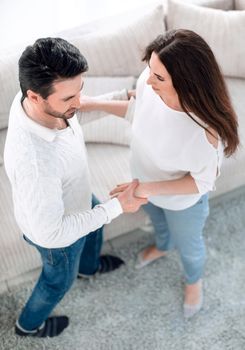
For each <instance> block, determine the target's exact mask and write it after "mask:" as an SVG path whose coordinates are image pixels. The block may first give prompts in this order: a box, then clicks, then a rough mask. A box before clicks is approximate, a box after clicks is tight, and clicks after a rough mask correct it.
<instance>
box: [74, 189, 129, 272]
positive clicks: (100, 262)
mask: <svg viewBox="0 0 245 350" xmlns="http://www.w3.org/2000/svg"><path fill="white" fill-rule="evenodd" d="M98 204H100V202H99V200H98V199H97V198H96V197H95V196H94V195H93V197H92V208H94V207H95V206H96V205H98ZM102 244H103V226H102V227H100V228H99V229H97V230H96V231H93V232H91V233H90V234H88V235H87V236H86V241H85V245H84V249H83V251H82V254H81V257H80V262H79V274H78V277H86V276H92V275H94V274H95V273H96V272H100V273H105V272H110V271H113V270H115V269H117V268H118V267H119V266H121V265H122V264H124V261H123V260H122V259H120V258H118V257H116V256H112V255H100V253H101V248H102Z"/></svg>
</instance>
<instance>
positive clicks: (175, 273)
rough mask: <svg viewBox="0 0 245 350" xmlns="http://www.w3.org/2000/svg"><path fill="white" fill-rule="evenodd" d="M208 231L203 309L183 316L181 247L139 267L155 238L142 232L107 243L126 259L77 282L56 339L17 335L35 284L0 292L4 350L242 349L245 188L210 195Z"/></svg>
mask: <svg viewBox="0 0 245 350" xmlns="http://www.w3.org/2000/svg"><path fill="white" fill-rule="evenodd" d="M210 206H211V211H210V217H209V219H208V222H207V225H206V228H205V232H204V236H205V240H206V244H207V264H206V271H205V278H204V306H203V309H202V310H201V311H200V313H199V314H197V315H196V316H195V317H194V318H193V319H191V320H189V321H185V320H184V318H183V315H182V303H183V277H182V271H181V266H180V262H179V258H178V256H177V254H176V252H171V253H170V254H169V256H168V257H165V258H161V259H160V260H158V261H156V262H155V263H153V264H152V265H149V266H147V267H145V268H144V269H142V270H135V268H134V265H135V260H136V254H137V252H138V251H139V250H140V249H142V248H144V247H145V246H147V245H148V244H149V243H152V242H153V236H152V234H151V233H147V232H143V231H137V232H132V233H130V234H128V235H127V236H123V237H119V238H117V239H115V240H112V241H111V242H109V243H107V245H106V251H107V252H112V253H116V254H118V255H120V256H121V257H122V258H124V259H125V261H127V264H126V265H125V266H123V267H122V268H120V269H119V270H118V271H115V272H113V273H110V274H108V275H103V276H102V275H101V276H97V277H96V278H95V279H92V280H90V281H84V280H77V281H76V282H75V284H74V286H73V287H72V289H71V290H70V292H69V293H68V294H67V295H66V296H65V298H64V299H63V300H62V302H61V303H60V304H59V305H58V306H57V308H56V309H55V310H54V314H56V315H59V314H65V315H68V316H69V317H70V326H69V327H68V328H67V329H66V330H65V331H64V333H62V335H60V336H59V337H57V338H52V339H51V338H50V339H44V340H43V339H32V338H26V339H23V338H18V337H16V336H15V335H14V331H13V326H14V323H15V320H16V318H17V317H18V314H19V312H20V310H21V308H22V306H23V305H24V303H25V300H26V299H27V297H28V295H29V294H30V292H31V289H32V287H33V283H26V284H25V285H22V286H19V287H18V288H16V289H15V290H14V291H12V292H11V293H6V294H3V295H1V304H0V349H1V350H2V349H4V350H10V349H11V350H12V349H15V350H20V349H21V350H34V349H37V350H42V349H45V350H46V349H47V350H67V349H71V350H82V349H83V350H165V349H166V350H172V349H174V350H226V349H227V350H244V349H245V190H244V188H243V189H241V190H239V191H236V192H233V193H232V194H229V195H224V196H222V197H219V198H216V199H213V200H211V203H210Z"/></svg>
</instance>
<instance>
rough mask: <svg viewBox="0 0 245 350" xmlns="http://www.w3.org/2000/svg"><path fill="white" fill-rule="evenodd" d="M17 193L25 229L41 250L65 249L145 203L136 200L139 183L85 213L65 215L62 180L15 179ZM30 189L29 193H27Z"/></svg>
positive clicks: (144, 200) (44, 178)
mask: <svg viewBox="0 0 245 350" xmlns="http://www.w3.org/2000/svg"><path fill="white" fill-rule="evenodd" d="M16 181H17V182H18V184H17V187H18V193H16V195H17V196H20V198H21V202H22V211H23V213H24V216H25V223H26V224H25V227H22V228H21V229H22V230H23V231H24V232H26V233H28V232H29V233H30V234H31V236H32V237H34V240H35V242H34V243H37V244H39V245H40V246H42V247H46V248H56V247H65V246H68V245H70V244H71V243H72V242H75V241H76V240H78V239H79V238H81V237H83V236H86V235H87V234H89V233H90V232H92V231H94V230H96V229H98V228H99V227H101V226H102V225H104V224H107V223H109V222H111V220H113V219H114V218H116V217H117V216H119V215H120V214H121V213H122V212H125V213H127V212H135V211H137V210H138V209H139V207H140V206H141V205H142V204H146V203H147V200H146V199H143V200H142V199H139V198H136V197H135V196H134V194H133V193H134V190H135V188H136V187H137V186H138V182H137V181H134V182H133V183H132V184H131V186H129V187H127V189H125V190H124V191H121V193H120V194H119V195H118V198H114V199H111V200H109V201H108V202H106V203H103V204H100V205H97V206H95V207H94V208H93V209H89V210H86V211H83V212H80V213H79V212H76V213H66V212H65V207H64V202H63V190H62V183H61V181H60V179H58V178H56V177H35V176H31V174H30V175H29V176H21V177H18V176H17V178H16ZM27 189H28V190H27Z"/></svg>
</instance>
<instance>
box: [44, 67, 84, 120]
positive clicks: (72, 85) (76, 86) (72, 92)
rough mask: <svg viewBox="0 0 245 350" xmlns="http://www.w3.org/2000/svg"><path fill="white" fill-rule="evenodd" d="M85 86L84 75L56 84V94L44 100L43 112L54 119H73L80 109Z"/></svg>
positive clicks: (59, 81) (54, 87)
mask: <svg viewBox="0 0 245 350" xmlns="http://www.w3.org/2000/svg"><path fill="white" fill-rule="evenodd" d="M83 84H84V81H83V79H82V74H79V75H77V76H75V77H73V78H70V79H64V80H58V81H56V82H54V84H53V89H54V92H53V93H52V94H51V95H49V96H48V97H47V98H46V99H42V102H41V108H42V112H44V113H45V114H47V115H49V116H52V117H54V118H62V119H69V118H72V117H73V116H74V114H75V113H76V111H77V109H78V108H79V107H80V94H81V90H82V88H83Z"/></svg>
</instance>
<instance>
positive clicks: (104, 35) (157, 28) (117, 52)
mask: <svg viewBox="0 0 245 350" xmlns="http://www.w3.org/2000/svg"><path fill="white" fill-rule="evenodd" d="M164 31H165V25H164V21H163V7H162V5H158V6H157V7H155V8H153V9H152V10H150V11H149V12H147V13H145V14H144V15H142V17H138V18H137V19H136V20H134V21H133V20H132V21H130V22H128V23H126V24H125V25H123V24H121V25H119V27H118V28H117V29H116V28H115V29H113V30H109V29H108V28H106V29H105V30H104V31H103V30H101V31H98V32H93V33H91V34H87V35H82V36H81V37H79V38H78V37H77V35H76V33H75V32H74V38H72V34H71V33H70V34H69V38H70V41H71V42H72V43H73V44H74V45H75V46H77V47H78V48H79V50H80V51H81V53H82V54H83V55H84V56H85V57H86V58H87V60H88V63H89V71H88V73H87V74H88V76H125V74H127V75H132V76H138V75H139V74H140V73H141V72H142V70H143V69H144V63H143V62H142V61H141V58H142V55H143V52H144V49H145V47H146V46H147V45H148V44H149V43H150V42H151V41H152V40H153V39H155V37H156V36H157V35H159V34H161V33H163V32H164Z"/></svg>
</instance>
